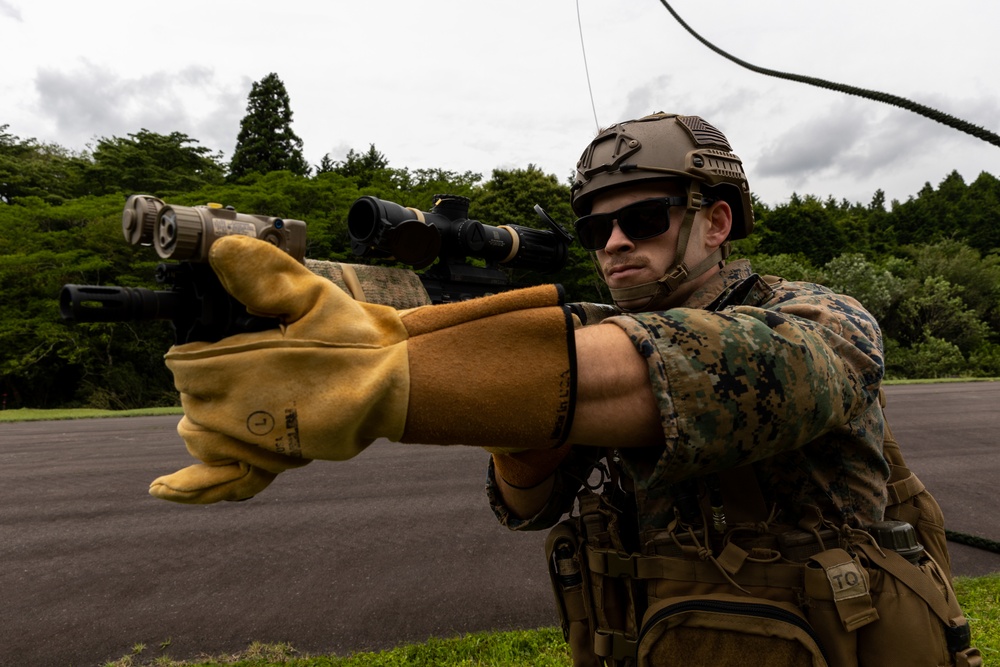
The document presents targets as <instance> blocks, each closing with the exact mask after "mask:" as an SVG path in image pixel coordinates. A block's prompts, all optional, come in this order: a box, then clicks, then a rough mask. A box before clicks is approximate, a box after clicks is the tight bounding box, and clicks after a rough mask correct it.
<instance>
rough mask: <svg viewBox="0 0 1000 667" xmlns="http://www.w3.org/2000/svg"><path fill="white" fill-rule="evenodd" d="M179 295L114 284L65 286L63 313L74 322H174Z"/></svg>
mask: <svg viewBox="0 0 1000 667" xmlns="http://www.w3.org/2000/svg"><path fill="white" fill-rule="evenodd" d="M178 305H179V303H178V296H177V293H175V292H168V291H154V290H150V289H145V288H142V287H114V286H111V285H108V286H101V285H63V288H62V291H60V292H59V313H60V315H61V316H62V318H63V319H64V320H67V321H71V322H130V321H136V320H170V319H174V317H175V316H176V315H177V310H178Z"/></svg>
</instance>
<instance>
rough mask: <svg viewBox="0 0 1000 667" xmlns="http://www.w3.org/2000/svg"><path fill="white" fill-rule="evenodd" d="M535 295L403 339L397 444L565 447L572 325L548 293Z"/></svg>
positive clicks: (504, 297) (572, 372)
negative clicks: (404, 397)
mask: <svg viewBox="0 0 1000 667" xmlns="http://www.w3.org/2000/svg"><path fill="white" fill-rule="evenodd" d="M539 294H541V292H540V291H539V290H530V289H529V290H522V291H520V293H519V292H508V293H505V294H501V295H497V296H496V297H489V298H488V299H480V300H477V301H478V302H479V303H475V306H474V307H475V308H476V309H477V311H478V312H476V313H475V315H477V316H478V315H480V314H481V313H482V309H483V307H484V304H483V303H482V302H483V301H490V300H495V301H496V303H497V305H501V306H502V308H500V309H498V310H502V311H506V312H495V311H494V312H495V314H491V315H486V316H485V317H478V318H477V319H466V318H462V317H456V318H455V320H454V321H458V322H459V323H458V324H456V325H453V326H448V327H446V328H443V329H438V330H435V331H430V332H428V333H426V334H424V335H417V336H414V337H413V338H410V339H409V341H408V342H407V347H408V353H409V365H410V400H409V406H408V410H407V417H406V428H405V431H404V435H403V442H419V443H427V444H442V445H447V444H464V445H474V446H484V447H489V446H494V447H495V446H514V447H518V448H525V449H554V448H556V447H559V446H560V445H562V444H563V443H564V442H566V439H567V437H568V436H569V432H570V429H571V427H572V424H573V410H574V406H575V402H576V350H575V338H574V334H573V321H572V317H571V314H570V312H569V310H568V309H567V308H565V307H563V306H560V305H551V304H552V303H553V302H554V301H555V302H557V298H556V296H557V293H556V292H555V291H554V290H551V288H550V289H549V291H548V292H546V293H545V298H542V299H539ZM469 303H473V302H469ZM521 304H526V305H525V306H523V307H521V309H516V310H511V308H517V307H518V306H520V305H521ZM461 305H462V304H453V306H455V307H456V309H458V308H460V307H461ZM485 305H487V306H488V305H489V304H485ZM432 310H433V309H432ZM462 320H465V321H462ZM406 326H407V328H408V329H409V328H410V321H409V320H408V319H407V320H406Z"/></svg>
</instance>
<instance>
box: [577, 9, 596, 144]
mask: <svg viewBox="0 0 1000 667" xmlns="http://www.w3.org/2000/svg"><path fill="white" fill-rule="evenodd" d="M576 25H577V27H579V29H580V50H581V51H583V71H584V72H585V73H586V75H587V91H588V92H590V108H591V109H592V110H593V112H594V126H595V127H596V128H597V132H598V134H600V132H601V124H600V123H599V122H598V121H597V107H596V106H595V105H594V89H593V87H591V85H590V68H589V67H587V44H586V43H585V42H584V41H583V21H581V20H580V0H576Z"/></svg>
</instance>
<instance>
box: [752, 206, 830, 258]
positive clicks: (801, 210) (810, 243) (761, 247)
mask: <svg viewBox="0 0 1000 667" xmlns="http://www.w3.org/2000/svg"><path fill="white" fill-rule="evenodd" d="M838 213H839V211H838V207H837V205H836V203H835V202H827V204H826V205H824V204H823V203H822V202H820V201H819V199H817V198H816V197H813V196H811V195H808V196H806V197H805V198H802V197H799V196H798V195H794V194H793V195H792V197H791V200H790V201H789V202H788V203H787V204H783V205H781V206H776V207H775V208H774V209H773V210H771V211H770V212H768V214H767V217H766V218H765V227H766V229H767V233H766V235H765V236H764V238H762V239H761V240H760V242H759V243H758V244H757V251H758V252H760V253H764V254H779V253H786V254H790V255H795V254H801V255H804V256H805V257H806V258H807V259H809V261H810V262H813V263H814V264H818V265H822V264H825V263H826V262H829V261H830V260H831V259H833V258H834V257H836V256H837V255H839V254H841V253H842V252H844V251H845V250H846V247H847V240H846V238H845V237H844V233H843V231H842V230H841V229H840V227H839V226H838V224H837V218H838Z"/></svg>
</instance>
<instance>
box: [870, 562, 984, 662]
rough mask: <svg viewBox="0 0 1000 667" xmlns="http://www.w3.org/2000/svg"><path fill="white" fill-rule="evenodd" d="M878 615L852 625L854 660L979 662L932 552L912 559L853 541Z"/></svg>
mask: <svg viewBox="0 0 1000 667" xmlns="http://www.w3.org/2000/svg"><path fill="white" fill-rule="evenodd" d="M858 549H859V551H861V552H862V553H863V554H864V556H865V558H866V560H867V569H868V573H869V576H870V578H871V593H872V599H873V601H874V603H875V608H876V609H877V610H878V614H879V620H878V622H876V623H872V624H870V625H868V626H865V627H864V628H861V629H860V630H859V631H858V663H859V664H860V665H861V667H875V666H876V665H878V666H881V665H889V664H893V665H895V664H898V665H907V666H910V665H912V666H913V667H924V666H926V667H943V666H950V665H957V666H958V667H980V666H981V665H982V664H983V662H982V657H981V655H980V652H979V650H978V649H976V648H971V647H970V646H969V643H970V632H969V624H968V621H967V620H966V619H965V617H964V616H963V615H962V610H961V609H960V608H959V606H958V600H957V599H956V597H955V591H954V589H953V588H952V586H951V582H950V580H949V579H948V578H947V576H946V575H945V574H944V572H943V570H942V568H940V567H939V566H938V564H937V563H936V562H935V561H934V559H933V558H929V557H924V558H923V559H921V561H920V563H919V565H914V564H913V563H910V562H909V561H907V560H906V559H904V558H903V557H902V556H900V555H899V554H897V553H895V552H894V551H891V550H889V549H885V550H879V549H877V548H875V547H874V546H871V545H859V546H858Z"/></svg>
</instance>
